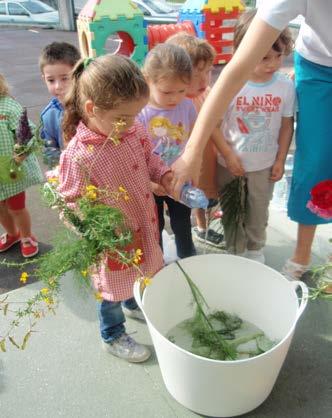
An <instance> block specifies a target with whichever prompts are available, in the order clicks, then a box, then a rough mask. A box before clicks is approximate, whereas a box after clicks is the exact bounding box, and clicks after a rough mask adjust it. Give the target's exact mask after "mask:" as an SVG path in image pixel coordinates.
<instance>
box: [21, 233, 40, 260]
mask: <svg viewBox="0 0 332 418" xmlns="http://www.w3.org/2000/svg"><path fill="white" fill-rule="evenodd" d="M38 252H39V248H38V242H37V241H36V238H35V237H33V236H31V237H25V238H21V253H22V255H23V257H25V258H29V257H33V256H34V255H36V254H38Z"/></svg>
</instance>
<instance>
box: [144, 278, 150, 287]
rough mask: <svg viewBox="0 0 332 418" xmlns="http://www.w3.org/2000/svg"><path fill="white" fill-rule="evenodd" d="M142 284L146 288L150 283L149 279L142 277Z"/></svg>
mask: <svg viewBox="0 0 332 418" xmlns="http://www.w3.org/2000/svg"><path fill="white" fill-rule="evenodd" d="M143 283H144V284H145V286H148V285H149V284H150V283H151V279H150V277H143Z"/></svg>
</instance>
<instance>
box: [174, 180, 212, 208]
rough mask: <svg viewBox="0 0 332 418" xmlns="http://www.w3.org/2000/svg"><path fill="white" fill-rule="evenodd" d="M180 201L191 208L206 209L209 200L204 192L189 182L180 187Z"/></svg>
mask: <svg viewBox="0 0 332 418" xmlns="http://www.w3.org/2000/svg"><path fill="white" fill-rule="evenodd" d="M180 202H181V203H183V204H184V205H186V206H188V207H189V208H192V209H194V208H200V209H206V208H207V207H208V205H209V200H208V198H207V197H206V196H205V194H204V192H203V191H202V190H201V189H198V188H197V187H194V186H192V185H191V184H189V183H186V184H184V185H183V187H182V190H181V197H180Z"/></svg>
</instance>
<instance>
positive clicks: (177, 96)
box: [139, 44, 196, 258]
mask: <svg viewBox="0 0 332 418" xmlns="http://www.w3.org/2000/svg"><path fill="white" fill-rule="evenodd" d="M143 73H144V76H145V78H146V81H147V83H148V85H149V88H150V98H149V103H148V104H147V105H146V106H145V107H144V109H143V110H142V111H141V113H140V114H139V120H140V121H141V122H142V123H143V125H144V126H145V127H146V129H147V131H148V132H149V134H150V136H151V139H152V143H153V153H154V154H157V155H159V156H160V157H161V158H162V160H163V161H164V162H165V163H166V164H167V165H168V166H170V165H171V164H172V163H173V162H174V161H175V160H176V159H177V158H178V157H179V156H180V154H181V153H182V151H183V149H184V147H185V145H186V142H187V139H188V137H189V134H190V132H191V129H192V126H193V124H194V122H195V120H196V110H195V107H194V105H193V103H192V101H191V100H190V99H188V98H186V96H187V93H188V91H189V87H190V83H191V77H192V65H191V61H190V57H189V55H188V54H187V53H186V52H185V51H184V49H183V48H180V47H179V46H176V45H171V44H159V45H157V46H155V47H154V48H153V49H152V50H151V51H150V52H149V54H148V55H147V57H146V59H145V63H144V66H143ZM152 187H153V193H154V195H155V201H156V204H157V208H158V217H159V233H160V245H161V246H162V231H163V229H164V226H165V219H164V205H165V204H166V205H167V207H168V211H169V215H170V223H171V227H172V230H173V232H174V235H175V245H176V250H177V255H178V257H180V258H185V257H190V256H192V255H194V254H196V250H195V246H194V243H193V240H192V235H191V219H190V214H191V209H190V208H189V207H187V206H185V205H184V204H182V203H180V202H177V201H176V200H174V199H172V198H171V197H169V196H168V195H167V193H166V191H165V190H164V189H163V188H162V187H160V186H159V185H155V184H153V185H152Z"/></svg>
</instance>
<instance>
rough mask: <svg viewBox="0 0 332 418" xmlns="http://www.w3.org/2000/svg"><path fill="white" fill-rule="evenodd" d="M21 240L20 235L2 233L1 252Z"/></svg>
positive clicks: (0, 240) (0, 238)
mask: <svg viewBox="0 0 332 418" xmlns="http://www.w3.org/2000/svg"><path fill="white" fill-rule="evenodd" d="M18 242H20V235H19V234H18V235H15V236H12V235H9V234H7V233H5V234H2V235H1V237H0V253H3V252H4V251H7V250H9V248H11V247H12V246H13V245H15V244H17V243H18Z"/></svg>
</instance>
